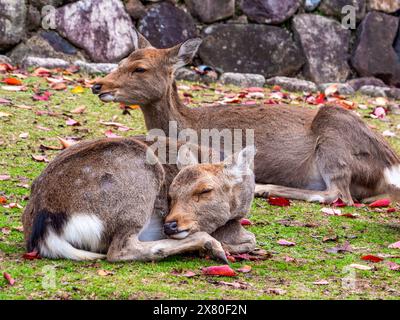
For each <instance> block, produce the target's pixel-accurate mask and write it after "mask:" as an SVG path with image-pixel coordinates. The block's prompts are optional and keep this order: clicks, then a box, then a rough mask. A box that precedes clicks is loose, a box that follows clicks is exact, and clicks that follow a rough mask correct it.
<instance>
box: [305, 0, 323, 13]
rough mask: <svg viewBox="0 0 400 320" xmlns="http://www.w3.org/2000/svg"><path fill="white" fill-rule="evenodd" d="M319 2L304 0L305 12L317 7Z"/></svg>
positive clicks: (319, 0)
mask: <svg viewBox="0 0 400 320" xmlns="http://www.w3.org/2000/svg"><path fill="white" fill-rule="evenodd" d="M320 3H321V0H305V2H304V8H305V9H306V11H307V12H310V11H314V10H315V9H317V8H318V6H319V4H320Z"/></svg>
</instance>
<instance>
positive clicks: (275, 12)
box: [241, 0, 301, 24]
mask: <svg viewBox="0 0 400 320" xmlns="http://www.w3.org/2000/svg"><path fill="white" fill-rule="evenodd" d="M300 5H301V1H300V0H279V1H277V0H242V1H241V9H242V11H243V12H244V14H246V15H247V16H248V17H249V19H250V20H252V21H255V22H257V23H267V24H280V23H282V22H284V21H286V20H287V19H289V18H290V17H291V16H293V15H294V14H295V12H296V11H297V10H298V9H299V7H300Z"/></svg>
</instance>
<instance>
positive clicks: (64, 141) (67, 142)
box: [57, 137, 79, 149]
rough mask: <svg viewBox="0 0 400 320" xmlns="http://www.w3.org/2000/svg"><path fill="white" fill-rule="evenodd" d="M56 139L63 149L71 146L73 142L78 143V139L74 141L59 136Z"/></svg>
mask: <svg viewBox="0 0 400 320" xmlns="http://www.w3.org/2000/svg"><path fill="white" fill-rule="evenodd" d="M57 139H58V140H60V142H61V145H62V147H63V149H67V148H69V147H71V146H73V145H74V144H77V143H79V142H78V141H75V140H72V139H63V138H60V137H57Z"/></svg>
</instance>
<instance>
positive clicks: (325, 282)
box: [313, 280, 329, 286]
mask: <svg viewBox="0 0 400 320" xmlns="http://www.w3.org/2000/svg"><path fill="white" fill-rule="evenodd" d="M313 284H315V285H318V286H326V285H327V284H329V281H327V280H318V281H314V282H313Z"/></svg>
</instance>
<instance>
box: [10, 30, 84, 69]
mask: <svg viewBox="0 0 400 320" xmlns="http://www.w3.org/2000/svg"><path fill="white" fill-rule="evenodd" d="M9 56H10V57H11V58H12V60H13V61H15V62H16V63H21V62H22V60H24V59H25V58H26V57H29V56H31V57H42V58H47V57H51V58H58V59H63V60H66V61H68V62H72V61H75V60H78V59H80V60H85V56H84V55H83V54H82V53H81V52H80V51H79V50H77V48H75V47H74V46H72V45H71V44H70V43H69V42H68V41H66V40H65V39H64V38H62V37H60V36H59V34H58V33H57V32H54V31H41V32H38V33H36V34H34V35H33V36H32V37H31V38H29V39H28V40H26V41H24V42H21V43H20V44H19V45H17V46H16V47H15V48H14V49H13V50H12V51H11V52H10V53H9Z"/></svg>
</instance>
